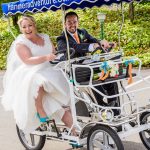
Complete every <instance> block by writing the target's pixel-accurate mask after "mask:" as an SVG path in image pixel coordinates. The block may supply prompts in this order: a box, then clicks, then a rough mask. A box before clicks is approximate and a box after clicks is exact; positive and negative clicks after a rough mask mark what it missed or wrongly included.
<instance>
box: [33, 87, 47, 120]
mask: <svg viewBox="0 0 150 150" xmlns="http://www.w3.org/2000/svg"><path fill="white" fill-rule="evenodd" d="M44 93H45V91H44V88H43V87H40V88H39V91H38V96H37V98H36V100H35V106H36V109H37V112H38V113H39V115H40V117H41V118H44V117H46V116H47V115H46V113H45V111H44V108H43V103H42V100H43V96H44Z"/></svg>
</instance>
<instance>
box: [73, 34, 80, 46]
mask: <svg viewBox="0 0 150 150" xmlns="http://www.w3.org/2000/svg"><path fill="white" fill-rule="evenodd" d="M73 37H74V38H75V40H76V42H77V43H78V44H80V39H79V36H78V34H77V33H74V35H73Z"/></svg>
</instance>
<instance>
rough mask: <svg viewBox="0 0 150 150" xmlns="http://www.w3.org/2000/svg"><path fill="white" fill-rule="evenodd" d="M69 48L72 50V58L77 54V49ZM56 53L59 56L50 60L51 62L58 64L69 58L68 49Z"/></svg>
mask: <svg viewBox="0 0 150 150" xmlns="http://www.w3.org/2000/svg"><path fill="white" fill-rule="evenodd" d="M69 50H70V58H73V56H74V54H75V49H74V48H70V49H69ZM55 55H57V57H56V59H55V60H53V61H50V63H51V64H58V63H59V62H61V61H65V60H67V56H68V55H67V50H66V49H64V50H61V51H57V52H56V54H55Z"/></svg>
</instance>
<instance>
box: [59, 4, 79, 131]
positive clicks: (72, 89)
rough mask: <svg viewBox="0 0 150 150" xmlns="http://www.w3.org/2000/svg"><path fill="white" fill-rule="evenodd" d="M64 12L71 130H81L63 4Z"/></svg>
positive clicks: (63, 10)
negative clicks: (71, 120)
mask: <svg viewBox="0 0 150 150" xmlns="http://www.w3.org/2000/svg"><path fill="white" fill-rule="evenodd" d="M61 9H62V12H63V19H62V21H63V31H64V34H65V38H66V44H67V54H68V66H69V73H70V81H69V86H70V96H71V113H72V119H73V124H72V126H71V128H70V132H71V130H72V129H73V128H75V127H76V128H78V129H79V130H81V128H80V126H79V125H78V122H77V117H76V116H77V114H76V108H75V96H74V87H73V82H74V81H73V75H72V71H71V61H70V49H69V41H68V36H67V31H66V28H65V9H64V8H63V6H62V7H61Z"/></svg>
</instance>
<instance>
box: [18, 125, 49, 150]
mask: <svg viewBox="0 0 150 150" xmlns="http://www.w3.org/2000/svg"><path fill="white" fill-rule="evenodd" d="M16 129H17V134H18V137H19V140H20V142H21V143H22V144H23V146H24V147H25V148H26V149H27V150H41V149H42V148H43V146H44V144H45V140H46V136H45V135H44V136H40V135H34V134H25V133H24V132H23V131H22V130H20V129H19V127H18V126H17V125H16Z"/></svg>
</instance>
